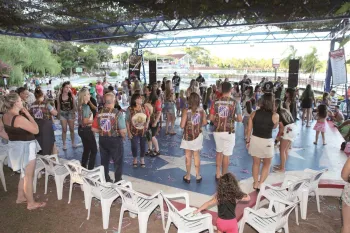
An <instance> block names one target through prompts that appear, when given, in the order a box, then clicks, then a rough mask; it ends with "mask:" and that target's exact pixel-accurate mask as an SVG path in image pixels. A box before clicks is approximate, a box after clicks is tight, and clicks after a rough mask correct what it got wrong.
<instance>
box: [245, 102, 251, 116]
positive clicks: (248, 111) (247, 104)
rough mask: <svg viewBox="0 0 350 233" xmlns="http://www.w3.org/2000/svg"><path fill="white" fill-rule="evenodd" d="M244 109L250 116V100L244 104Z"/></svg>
mask: <svg viewBox="0 0 350 233" xmlns="http://www.w3.org/2000/svg"><path fill="white" fill-rule="evenodd" d="M245 108H246V110H247V113H248V114H251V113H252V112H253V105H252V100H248V101H247V102H245Z"/></svg>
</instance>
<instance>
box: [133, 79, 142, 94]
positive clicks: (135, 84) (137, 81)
mask: <svg viewBox="0 0 350 233" xmlns="http://www.w3.org/2000/svg"><path fill="white" fill-rule="evenodd" d="M137 90H139V91H140V94H142V93H141V92H142V88H141V84H140V81H139V80H137V79H136V80H135V81H134V92H135V91H137Z"/></svg>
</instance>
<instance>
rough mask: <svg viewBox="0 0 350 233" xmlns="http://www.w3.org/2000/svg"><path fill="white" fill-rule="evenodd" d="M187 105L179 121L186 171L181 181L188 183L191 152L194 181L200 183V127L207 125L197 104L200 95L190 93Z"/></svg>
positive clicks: (201, 142) (201, 140)
mask: <svg viewBox="0 0 350 233" xmlns="http://www.w3.org/2000/svg"><path fill="white" fill-rule="evenodd" d="M188 105H189V107H188V108H187V109H186V110H184V111H183V113H182V118H181V123H180V127H181V128H182V129H184V134H183V138H182V141H181V145H180V148H182V149H184V150H185V154H186V171H187V173H186V175H185V176H184V177H183V181H184V182H186V183H188V184H189V183H190V181H191V161H192V153H193V157H194V165H195V168H196V182H197V183H200V182H201V181H202V177H201V175H200V158H199V152H200V150H201V149H202V148H203V134H202V127H203V126H205V125H207V116H206V114H205V112H204V110H203V109H202V108H201V107H200V106H199V105H200V97H199V95H198V94H197V93H194V92H193V93H191V95H190V97H189V99H188Z"/></svg>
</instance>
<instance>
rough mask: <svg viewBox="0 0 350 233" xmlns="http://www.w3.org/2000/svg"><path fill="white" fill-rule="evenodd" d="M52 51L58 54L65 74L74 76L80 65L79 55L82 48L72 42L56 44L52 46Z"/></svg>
mask: <svg viewBox="0 0 350 233" xmlns="http://www.w3.org/2000/svg"><path fill="white" fill-rule="evenodd" d="M52 51H53V53H55V54H57V56H58V58H59V59H58V60H59V62H60V64H61V66H62V70H63V72H64V73H65V74H68V75H72V73H73V69H74V68H76V67H78V65H79V56H78V55H79V52H81V51H82V48H81V47H78V46H77V45H75V44H73V43H70V42H56V43H54V44H53V46H52Z"/></svg>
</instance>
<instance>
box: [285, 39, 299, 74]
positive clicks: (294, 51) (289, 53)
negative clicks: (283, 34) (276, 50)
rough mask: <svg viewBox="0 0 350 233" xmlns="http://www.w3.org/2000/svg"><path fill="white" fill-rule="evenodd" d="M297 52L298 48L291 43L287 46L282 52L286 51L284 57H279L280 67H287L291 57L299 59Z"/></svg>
mask: <svg viewBox="0 0 350 233" xmlns="http://www.w3.org/2000/svg"><path fill="white" fill-rule="evenodd" d="M297 52H298V50H297V49H296V48H295V47H294V46H293V45H291V46H289V49H288V50H287V51H286V52H285V53H284V54H286V53H287V55H286V57H284V58H283V59H281V63H280V64H281V67H282V68H285V69H288V67H289V60H291V59H299V60H300V57H298V56H297Z"/></svg>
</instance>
